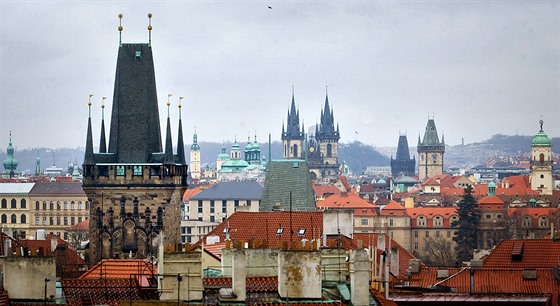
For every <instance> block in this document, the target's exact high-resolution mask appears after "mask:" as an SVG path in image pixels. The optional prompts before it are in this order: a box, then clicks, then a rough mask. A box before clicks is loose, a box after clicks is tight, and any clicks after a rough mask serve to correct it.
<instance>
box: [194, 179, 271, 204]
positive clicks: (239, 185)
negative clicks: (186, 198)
mask: <svg viewBox="0 0 560 306" xmlns="http://www.w3.org/2000/svg"><path fill="white" fill-rule="evenodd" d="M263 188H264V187H263V185H261V183H258V182H221V183H218V184H216V185H214V186H212V187H210V188H208V189H205V190H203V191H201V192H199V193H197V194H196V195H194V196H192V197H191V198H190V200H260V199H261V198H262V195H263Z"/></svg>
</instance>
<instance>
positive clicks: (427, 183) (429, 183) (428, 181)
mask: <svg viewBox="0 0 560 306" xmlns="http://www.w3.org/2000/svg"><path fill="white" fill-rule="evenodd" d="M422 186H439V183H438V181H436V180H435V179H434V178H433V177H429V178H427V179H426V180H424V181H423V182H422Z"/></svg>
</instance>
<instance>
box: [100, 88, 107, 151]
mask: <svg viewBox="0 0 560 306" xmlns="http://www.w3.org/2000/svg"><path fill="white" fill-rule="evenodd" d="M105 99H107V97H103V99H102V100H101V136H100V137H99V153H107V141H106V140H105Z"/></svg>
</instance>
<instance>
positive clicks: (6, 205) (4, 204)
mask: <svg viewBox="0 0 560 306" xmlns="http://www.w3.org/2000/svg"><path fill="white" fill-rule="evenodd" d="M2 208H8V200H6V199H2Z"/></svg>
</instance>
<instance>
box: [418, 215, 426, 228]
mask: <svg viewBox="0 0 560 306" xmlns="http://www.w3.org/2000/svg"><path fill="white" fill-rule="evenodd" d="M416 225H417V226H426V217H424V216H418V218H416Z"/></svg>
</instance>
